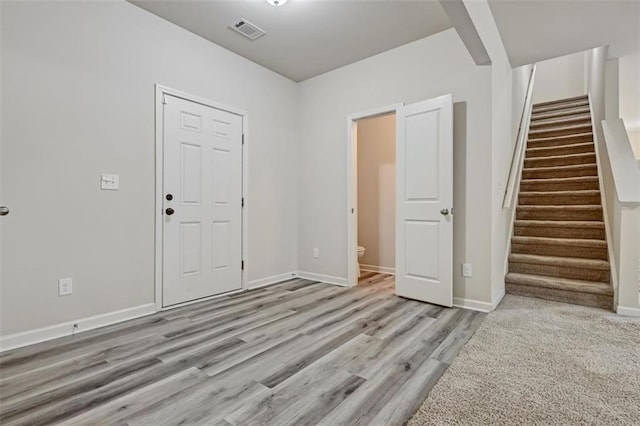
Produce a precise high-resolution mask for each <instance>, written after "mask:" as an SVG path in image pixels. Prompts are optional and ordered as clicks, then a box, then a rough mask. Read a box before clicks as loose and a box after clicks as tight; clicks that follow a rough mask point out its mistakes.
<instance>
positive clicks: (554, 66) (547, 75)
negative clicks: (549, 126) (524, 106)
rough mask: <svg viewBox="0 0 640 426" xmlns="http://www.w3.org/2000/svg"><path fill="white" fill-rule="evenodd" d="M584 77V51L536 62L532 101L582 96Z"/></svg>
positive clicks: (583, 92)
mask: <svg viewBox="0 0 640 426" xmlns="http://www.w3.org/2000/svg"><path fill="white" fill-rule="evenodd" d="M585 78H586V75H585V52H578V53H574V54H572V55H567V56H560V57H558V58H553V59H549V60H547V61H542V62H537V63H536V83H535V85H534V87H533V103H534V104H537V103H540V102H546V101H554V100H557V99H564V98H572V97H575V96H582V95H584V94H586V93H587V92H586V90H585Z"/></svg>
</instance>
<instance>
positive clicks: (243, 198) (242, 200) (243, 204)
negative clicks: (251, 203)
mask: <svg viewBox="0 0 640 426" xmlns="http://www.w3.org/2000/svg"><path fill="white" fill-rule="evenodd" d="M242 207H243V208H244V197H242Z"/></svg>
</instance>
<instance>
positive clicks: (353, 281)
mask: <svg viewBox="0 0 640 426" xmlns="http://www.w3.org/2000/svg"><path fill="white" fill-rule="evenodd" d="M403 106H404V103H397V104H391V105H387V106H384V107H380V108H375V109H371V110H369V111H364V112H359V113H356V114H350V115H349V116H347V286H348V287H353V286H356V285H357V284H358V271H356V267H355V264H356V260H357V253H356V248H357V247H358V168H357V164H358V157H357V155H358V151H357V149H356V143H357V139H356V137H355V136H356V132H355V131H354V129H355V126H356V121H358V120H362V119H363V118H372V117H376V116H379V115H385V114H390V113H394V114H397V113H398V108H400V107H403Z"/></svg>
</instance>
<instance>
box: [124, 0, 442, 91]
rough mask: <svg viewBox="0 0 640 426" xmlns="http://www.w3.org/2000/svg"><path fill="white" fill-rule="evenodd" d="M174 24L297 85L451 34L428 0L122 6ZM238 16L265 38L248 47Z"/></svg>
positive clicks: (140, 1) (180, 0) (150, 0)
mask: <svg viewBox="0 0 640 426" xmlns="http://www.w3.org/2000/svg"><path fill="white" fill-rule="evenodd" d="M129 1H130V2H131V3H133V4H135V5H137V6H139V7H141V8H143V9H146V10H148V11H149V12H151V13H154V14H156V15H158V16H160V17H162V18H164V19H166V20H168V21H170V22H173V23H174V24H176V25H179V26H181V27H183V28H185V29H187V30H189V31H191V32H193V33H195V34H198V35H200V36H201V37H204V38H205V39H207V40H210V41H212V42H214V43H216V44H218V45H220V46H222V47H225V48H227V49H229V50H231V51H233V52H235V53H237V54H239V55H241V56H243V57H245V58H247V59H250V60H251V61H253V62H257V63H258V64H261V65H263V66H265V67H266V68H269V69H271V70H273V71H275V72H277V73H279V74H281V75H283V76H285V77H288V78H290V79H291V80H293V81H302V80H306V79H308V78H311V77H314V76H317V75H319V74H322V73H325V72H327V71H331V70H334V69H336V68H339V67H342V66H344V65H347V64H350V63H353V62H356V61H359V60H361V59H364V58H367V57H369V56H372V55H375V54H378V53H381V52H384V51H386V50H389V49H393V48H395V47H398V46H402V45H403V44H407V43H409V42H412V41H415V40H418V39H421V38H424V37H427V36H430V35H432V34H435V33H438V32H440V31H443V30H446V29H448V28H451V27H452V25H451V22H450V21H449V18H448V17H447V15H446V13H445V12H444V10H443V9H442V7H441V6H440V4H439V2H438V1H435V0H400V1H387V0H384V1H380V0H340V1H338V0H289V1H288V3H287V4H285V5H283V6H281V7H273V6H271V5H270V4H268V3H267V2H266V0H226V1H224V0H164V1H158V0H129ZM241 18H243V19H246V20H248V21H249V22H251V23H253V24H255V25H256V26H258V27H260V28H261V29H263V30H265V31H266V32H267V34H266V35H264V36H262V37H261V38H259V39H257V40H255V41H251V40H249V39H248V38H245V37H244V36H242V35H240V34H238V33H236V32H235V31H233V30H231V29H229V28H228V27H229V25H231V24H232V23H233V22H236V21H237V20H240V19H241Z"/></svg>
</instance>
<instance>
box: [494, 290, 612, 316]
mask: <svg viewBox="0 0 640 426" xmlns="http://www.w3.org/2000/svg"><path fill="white" fill-rule="evenodd" d="M506 292H507V293H508V294H515V295H518V296H527V297H537V298H539V299H545V300H553V301H556V302H564V303H572V304H575V305H582V306H592V307H594V308H602V309H608V310H612V309H613V297H612V296H608V295H600V294H591V293H578V292H575V291H566V290H558V289H552V288H540V287H533V286H526V285H519V284H512V283H506Z"/></svg>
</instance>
